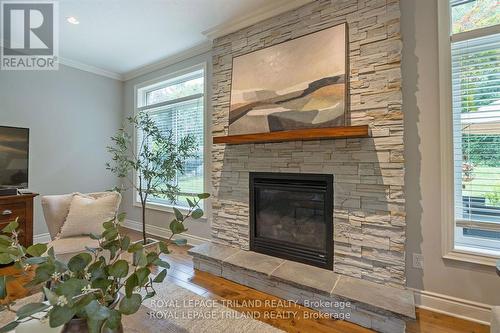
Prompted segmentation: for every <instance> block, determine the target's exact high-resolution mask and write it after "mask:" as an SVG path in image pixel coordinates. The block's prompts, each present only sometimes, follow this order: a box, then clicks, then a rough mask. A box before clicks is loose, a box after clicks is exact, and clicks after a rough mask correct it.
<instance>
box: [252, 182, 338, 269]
mask: <svg viewBox="0 0 500 333" xmlns="http://www.w3.org/2000/svg"><path fill="white" fill-rule="evenodd" d="M250 186H251V188H250V193H251V214H250V215H251V216H250V218H251V237H250V238H251V239H250V241H251V249H252V250H253V251H256V252H261V253H266V254H270V255H274V256H277V257H281V258H285V259H290V260H294V261H299V262H303V263H307V264H311V265H314V266H319V267H323V268H329V269H332V267H331V266H332V265H333V264H332V262H333V261H332V260H333V254H332V253H333V235H332V234H333V231H332V229H333V216H332V211H333V176H332V175H316V174H283V173H252V174H251V175H250Z"/></svg>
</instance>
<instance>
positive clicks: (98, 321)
mask: <svg viewBox="0 0 500 333" xmlns="http://www.w3.org/2000/svg"><path fill="white" fill-rule="evenodd" d="M201 200H202V198H200V197H197V198H194V199H192V200H190V202H191V203H192V207H191V209H190V210H189V211H188V212H187V213H186V214H183V215H182V216H176V218H175V219H174V220H173V221H172V223H171V230H172V235H171V237H170V239H171V238H172V237H173V236H174V235H177V234H180V233H182V232H183V231H185V230H186V229H185V228H184V225H183V222H184V221H185V220H186V219H188V218H199V217H201V216H200V215H199V214H200V211H201V215H203V211H202V210H201V209H200V208H199V202H200V201H201ZM193 212H198V213H197V214H196V215H194V214H193ZM124 219H125V214H120V215H119V216H117V217H116V218H114V219H113V220H110V221H107V222H105V223H104V224H103V228H104V229H103V230H104V231H103V232H102V234H100V235H90V237H91V238H93V239H95V240H98V243H99V246H98V247H96V248H86V249H87V252H83V253H80V254H77V255H75V256H73V257H72V258H71V259H70V260H69V261H68V262H67V263H64V262H62V261H60V260H58V259H57V257H56V256H55V254H54V249H53V248H47V245H46V244H34V245H31V246H29V247H28V248H25V247H24V246H22V245H21V244H20V243H19V239H18V232H17V228H18V226H19V224H18V222H17V220H16V221H13V222H11V223H9V224H8V225H7V226H6V227H5V228H3V230H2V234H0V264H12V263H13V264H14V265H15V267H17V268H18V269H20V270H21V271H24V272H27V271H30V270H31V271H32V270H34V277H33V279H32V281H30V282H29V283H28V284H27V286H37V285H40V286H43V293H44V295H45V298H46V299H47V302H36V303H30V304H26V305H24V306H22V307H20V308H19V309H18V310H17V311H14V310H13V309H12V305H13V304H14V303H13V302H10V301H9V300H8V299H6V298H7V281H8V280H9V277H7V276H0V300H3V302H2V303H3V304H2V305H0V313H1V312H2V311H11V312H15V313H16V315H17V318H16V320H14V321H12V322H10V323H9V324H7V325H6V326H4V327H2V328H0V333H2V332H9V331H11V330H13V329H14V328H15V327H17V326H18V325H19V324H20V323H22V322H24V321H27V320H30V319H36V320H39V318H40V317H39V316H38V315H37V318H35V317H33V315H34V314H40V313H41V314H42V319H48V321H49V325H50V326H51V327H59V326H62V325H64V324H66V323H68V322H70V321H71V320H72V319H73V318H83V319H85V320H86V323H87V326H88V331H89V332H90V333H97V332H101V330H102V329H103V328H104V329H107V330H118V331H119V330H120V329H121V319H122V316H124V315H130V314H133V313H135V312H137V311H138V310H139V308H140V306H141V304H142V302H143V301H144V300H146V299H148V298H150V297H153V296H154V295H155V294H156V291H155V288H154V286H155V284H157V283H161V282H163V280H164V279H165V277H166V275H167V269H168V268H169V267H170V266H169V264H168V263H167V262H166V261H164V260H163V259H162V258H161V256H160V255H161V254H168V253H169V251H168V246H167V243H168V241H169V240H170V239H169V240H167V242H160V243H159V252H154V251H153V252H149V251H147V252H146V251H145V249H144V247H143V245H142V244H141V243H133V242H131V240H130V238H129V237H128V236H126V235H122V234H121V233H120V228H119V227H120V223H121V222H123V221H124ZM126 253H129V254H136V257H137V258H138V259H137V261H136V262H134V265H131V264H129V262H128V261H127V260H125V259H124V257H125V256H124V254H126ZM155 266H156V267H158V268H159V270H160V272H159V273H158V274H157V275H156V276H154V275H153V274H152V269H153V267H155ZM26 274H27V273H26ZM119 293H123V294H124V295H123V296H122V297H121V298H119ZM118 300H119V303H118V304H116V302H117V301H118Z"/></svg>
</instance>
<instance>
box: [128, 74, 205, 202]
mask: <svg viewBox="0 0 500 333" xmlns="http://www.w3.org/2000/svg"><path fill="white" fill-rule="evenodd" d="M138 104H139V105H138V108H137V109H138V111H142V112H148V113H149V115H150V116H151V119H152V120H153V121H155V123H156V125H157V126H158V128H159V129H160V130H161V131H162V132H163V133H165V134H166V135H169V134H170V133H172V136H173V138H174V140H177V139H181V138H183V137H185V136H187V135H192V136H193V137H194V138H195V140H196V147H197V150H196V153H195V154H196V156H195V157H193V158H190V159H189V160H187V161H186V163H185V165H184V173H183V174H180V173H179V174H177V175H176V177H175V181H174V182H175V185H177V186H178V187H179V189H180V193H179V196H178V198H177V200H176V202H175V203H173V202H170V201H169V200H168V199H167V198H164V197H151V199H149V200H148V201H149V203H154V204H160V205H167V206H171V205H175V206H180V207H188V204H187V202H186V200H185V198H186V197H192V196H193V195H196V194H198V193H203V192H204V71H203V70H196V71H193V72H191V73H188V74H184V75H182V76H179V77H176V78H173V79H170V80H168V81H165V82H160V83H157V84H154V85H152V86H148V87H145V88H142V89H140V90H139V91H138ZM137 135H138V138H137V141H138V142H140V141H139V140H140V137H141V135H140V133H138V134H137Z"/></svg>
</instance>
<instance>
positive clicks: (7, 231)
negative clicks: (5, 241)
mask: <svg viewBox="0 0 500 333" xmlns="http://www.w3.org/2000/svg"><path fill="white" fill-rule="evenodd" d="M18 227H19V223H18V222H17V219H16V220H15V221H12V222H10V223H9V224H7V226H6V227H5V228H3V229H2V232H3V233H4V234H11V233H12V232H13V231H15V230H16V229H17V228H18Z"/></svg>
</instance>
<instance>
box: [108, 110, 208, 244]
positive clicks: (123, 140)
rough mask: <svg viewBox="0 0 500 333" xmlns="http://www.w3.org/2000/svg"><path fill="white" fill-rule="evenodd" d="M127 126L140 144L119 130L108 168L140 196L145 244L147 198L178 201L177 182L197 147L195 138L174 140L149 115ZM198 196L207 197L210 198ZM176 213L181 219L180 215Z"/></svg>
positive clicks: (170, 132)
mask: <svg viewBox="0 0 500 333" xmlns="http://www.w3.org/2000/svg"><path fill="white" fill-rule="evenodd" d="M127 122H128V123H129V125H130V127H132V128H133V130H134V131H135V133H137V134H138V135H137V141H138V142H135V145H134V140H133V137H134V136H133V135H132V134H130V133H129V132H127V130H126V129H124V128H121V129H119V130H118V132H117V133H116V135H115V136H113V137H112V138H111V140H112V145H111V146H108V147H107V149H108V152H109V153H110V154H111V155H112V158H111V159H112V161H111V162H110V163H107V164H106V168H107V169H108V170H110V171H111V172H112V173H113V174H115V175H117V176H118V177H119V178H120V179H122V180H124V181H125V183H126V185H125V186H126V187H128V188H133V189H135V191H136V192H137V194H138V196H139V199H140V202H141V208H142V238H143V242H144V244H146V203H147V201H148V198H149V197H151V196H160V197H165V198H167V199H168V200H170V201H172V202H175V201H176V197H177V195H178V194H179V191H180V189H179V187H178V185H177V184H175V178H176V176H177V174H182V173H184V171H185V169H184V165H185V162H186V160H187V159H188V158H191V157H194V156H195V155H196V143H195V138H194V137H193V136H192V135H187V136H185V137H182V138H174V134H173V133H172V131H161V130H160V129H159V128H158V126H156V123H155V122H154V121H153V119H152V118H151V117H150V116H149V115H148V114H147V113H146V112H139V113H138V114H137V115H136V116H134V117H128V118H127ZM117 190H123V188H122V189H117ZM199 196H202V197H208V195H207V194H200V195H199ZM188 203H189V201H188ZM191 204H192V203H189V205H190V207H192V205H191ZM175 211H176V210H175ZM175 213H176V216H179V214H178V212H177V211H176V212H175ZM196 214H199V211H197V212H196V213H195V215H196Z"/></svg>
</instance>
